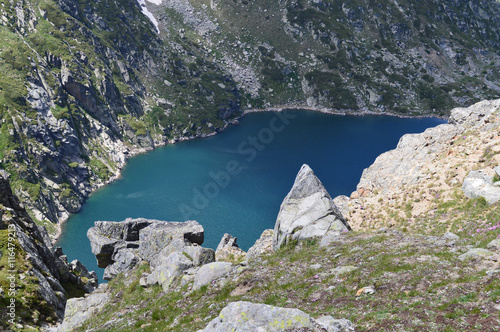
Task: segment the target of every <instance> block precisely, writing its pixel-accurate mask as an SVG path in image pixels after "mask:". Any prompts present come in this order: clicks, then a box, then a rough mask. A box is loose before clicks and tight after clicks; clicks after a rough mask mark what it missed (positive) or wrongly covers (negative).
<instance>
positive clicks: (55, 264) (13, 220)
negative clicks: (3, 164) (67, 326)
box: [0, 175, 97, 330]
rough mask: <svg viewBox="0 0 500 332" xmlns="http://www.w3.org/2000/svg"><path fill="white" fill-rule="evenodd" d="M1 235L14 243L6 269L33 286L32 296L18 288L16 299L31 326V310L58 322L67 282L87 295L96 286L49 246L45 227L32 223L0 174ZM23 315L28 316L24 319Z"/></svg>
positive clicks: (92, 276)
mask: <svg viewBox="0 0 500 332" xmlns="http://www.w3.org/2000/svg"><path fill="white" fill-rule="evenodd" d="M0 232H2V236H3V235H4V234H5V239H7V233H8V234H11V235H10V236H9V238H12V239H13V241H10V242H9V243H13V244H16V262H15V263H14V265H13V266H9V269H12V270H16V279H17V278H20V279H21V278H22V280H24V281H23V282H26V283H32V284H33V285H36V286H34V287H35V289H36V292H35V295H33V291H31V290H30V291H29V292H27V291H26V290H25V289H18V292H17V296H16V297H15V298H16V301H17V310H18V311H17V312H18V313H19V316H20V317H21V318H22V319H23V321H24V322H25V323H27V324H31V319H32V314H31V313H32V312H34V311H40V312H42V311H43V312H45V319H48V318H51V319H53V320H55V321H60V320H61V319H62V317H63V314H64V307H65V305H66V297H67V292H66V290H65V289H64V287H63V285H65V284H66V283H69V284H73V286H74V287H76V289H79V290H80V291H83V292H87V293H88V292H91V291H93V290H94V288H95V287H96V286H97V276H96V275H95V273H93V272H89V271H88V270H87V269H86V268H85V266H83V264H81V263H80V262H79V261H77V260H75V261H73V262H71V263H70V264H68V261H67V259H66V256H65V255H64V253H63V252H62V249H61V248H54V247H53V246H52V244H51V242H50V238H49V236H48V234H47V231H46V230H45V227H42V226H37V225H36V224H35V223H34V222H33V220H32V219H31V218H30V216H29V215H28V213H27V212H26V210H25V209H24V207H22V206H21V204H20V202H19V199H18V198H17V197H16V196H15V195H14V194H13V193H12V190H11V187H10V184H9V181H8V180H6V179H4V178H3V177H2V176H1V175H0ZM4 232H5V233H4ZM2 238H3V237H2ZM0 246H2V251H3V254H7V253H9V252H10V251H8V247H7V243H1V244H0ZM4 246H5V247H4ZM4 250H5V251H4ZM1 256H2V255H0V257H1ZM3 268H4V267H2V269H3ZM2 272H3V271H2ZM9 297H10V295H9ZM32 297H33V298H32ZM27 298H32V299H31V301H33V303H30V302H27V303H26V302H25V301H26V299H27ZM3 310H4V308H1V309H0V314H2V315H3V312H2V311H3ZM23 312H25V313H26V314H23ZM25 315H27V316H26V317H24V316H25ZM44 322H45V321H44V319H41V320H39V321H38V322H34V323H35V325H36V324H40V323H44ZM3 323H4V322H2V323H0V330H2V329H3V328H4V327H5V328H6V329H7V330H8V327H6V326H4V325H3ZM5 323H6V322H5Z"/></svg>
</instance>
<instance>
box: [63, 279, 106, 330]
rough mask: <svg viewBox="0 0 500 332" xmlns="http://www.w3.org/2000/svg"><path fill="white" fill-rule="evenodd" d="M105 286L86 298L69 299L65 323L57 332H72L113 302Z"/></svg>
mask: <svg viewBox="0 0 500 332" xmlns="http://www.w3.org/2000/svg"><path fill="white" fill-rule="evenodd" d="M103 286H105V285H104V284H103V285H102V286H101V287H100V288H99V289H97V290H96V291H95V292H93V293H92V294H90V295H88V296H86V297H79V298H73V299H69V300H68V302H67V303H66V311H65V313H64V321H63V323H62V324H61V325H60V326H59V328H58V329H57V332H71V331H74V330H75V329H76V328H77V327H79V326H81V325H82V324H83V323H84V322H85V321H86V320H87V319H89V318H91V317H92V315H94V314H95V313H97V312H99V311H100V310H101V309H102V308H103V307H104V306H105V305H106V304H108V302H109V301H110V300H111V295H110V294H109V293H107V292H106V291H105V290H106V287H103Z"/></svg>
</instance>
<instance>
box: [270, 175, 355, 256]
mask: <svg viewBox="0 0 500 332" xmlns="http://www.w3.org/2000/svg"><path fill="white" fill-rule="evenodd" d="M350 229H351V227H350V226H349V224H348V223H347V221H346V220H345V219H344V217H343V216H342V214H341V213H340V211H339V210H338V208H337V206H335V204H334V203H333V200H332V198H331V197H330V195H329V194H328V192H327V191H326V189H325V187H324V186H323V184H322V183H321V181H320V180H319V179H318V178H317V177H316V175H315V174H314V172H313V171H312V169H311V168H310V167H309V166H308V165H303V166H302V168H301V169H300V171H299V173H298V174H297V177H296V178H295V183H294V184H293V187H292V189H291V190H290V192H289V193H288V195H287V196H286V197H285V199H284V200H283V203H281V208H280V212H279V214H278V219H277V220H276V225H275V227H274V240H273V248H274V250H277V249H279V248H280V247H281V246H282V245H283V244H285V243H287V242H289V241H291V240H304V239H309V238H315V237H324V236H327V235H332V234H338V233H340V232H343V231H348V230H350Z"/></svg>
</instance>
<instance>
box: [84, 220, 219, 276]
mask: <svg viewBox="0 0 500 332" xmlns="http://www.w3.org/2000/svg"><path fill="white" fill-rule="evenodd" d="M87 237H88V238H89V240H90V243H91V247H92V253H93V254H94V255H96V258H97V262H98V265H99V267H103V268H106V269H105V272H104V278H105V279H107V280H110V279H112V278H113V277H114V276H116V275H117V274H118V273H121V272H126V271H128V270H130V269H132V268H133V267H134V266H136V265H137V264H138V263H139V262H140V261H147V262H149V263H150V264H151V266H152V267H153V268H156V267H159V266H161V265H162V262H163V258H164V257H168V256H169V255H170V254H172V253H174V252H182V251H183V250H184V249H185V248H188V247H191V246H197V245H201V244H202V243H203V237H204V232H203V227H202V226H201V225H200V224H198V223H197V222H196V221H193V220H190V221H186V222H167V221H160V220H151V219H143V218H139V219H127V220H125V221H123V222H114V221H96V222H95V226H94V227H91V228H90V229H89V230H88V232H87ZM187 254H188V255H191V256H190V257H194V262H193V264H194V265H195V266H198V265H201V264H204V263H205V262H211V261H213V259H214V254H213V250H212V249H206V248H201V247H196V248H194V247H193V248H189V249H187ZM162 271H163V270H162ZM161 273H164V272H161ZM156 280H158V279H156Z"/></svg>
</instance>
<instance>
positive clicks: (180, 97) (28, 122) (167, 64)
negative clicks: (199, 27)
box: [0, 0, 239, 233]
mask: <svg viewBox="0 0 500 332" xmlns="http://www.w3.org/2000/svg"><path fill="white" fill-rule="evenodd" d="M0 15H1V20H0V24H1V25H0V34H1V36H2V42H1V43H0V57H1V59H2V61H1V62H0V66H1V69H0V71H1V72H2V75H1V77H0V104H1V108H0V112H1V113H0V114H1V123H0V168H1V169H4V170H5V171H6V172H5V173H4V174H5V175H7V176H9V177H10V181H11V183H12V186H13V189H14V191H15V193H16V194H17V195H19V197H20V198H21V200H22V201H23V202H24V203H25V204H26V206H27V208H28V211H29V213H30V214H31V216H32V217H33V218H34V219H35V220H37V222H39V223H43V224H45V225H46V226H47V227H48V228H49V232H50V233H54V227H51V222H58V221H59V220H61V219H64V218H66V217H67V216H68V214H69V213H73V212H77V211H78V210H79V209H80V207H81V203H82V202H83V200H84V199H85V197H86V196H87V195H88V194H89V193H90V192H91V191H92V190H93V189H95V188H96V187H98V186H100V185H102V184H104V183H106V182H107V181H109V180H110V179H112V178H113V177H115V176H117V175H118V174H119V170H120V169H121V167H123V165H124V163H125V162H126V160H127V159H128V157H130V156H131V155H134V154H136V153H138V152H141V151H146V150H150V149H153V148H154V147H155V145H157V144H163V143H165V142H166V141H168V140H172V141H174V140H178V139H181V138H185V137H192V136H202V135H206V134H208V133H212V132H214V131H217V130H220V129H221V128H223V127H224V126H225V125H226V122H225V120H226V119H228V118H231V117H232V116H234V114H238V112H239V101H238V92H237V90H236V87H235V83H234V82H233V81H232V79H231V78H230V77H229V76H227V75H226V74H224V72H223V71H222V70H221V69H220V68H219V67H218V65H216V64H214V63H213V62H211V61H210V60H209V59H206V58H205V56H204V53H203V52H204V51H203V50H201V49H200V48H199V47H197V45H194V44H192V43H190V42H187V41H183V40H179V41H177V42H176V41H172V43H169V44H166V43H164V42H163V41H162V40H161V39H160V38H159V37H158V35H157V34H156V32H155V31H154V28H153V26H152V24H151V22H150V21H149V20H148V19H147V18H146V17H145V16H144V15H143V14H142V12H141V8H140V6H139V5H138V3H137V2H135V1H133V0H130V1H113V2H107V3H106V4H103V3H102V2H100V1H76V0H61V1H51V0H47V1H45V0H22V1H2V7H1V8H0ZM186 58H189V63H185V62H184V60H185V59H186ZM190 63H193V65H194V63H196V66H197V67H196V68H197V69H196V70H194V69H193V67H192V66H189V64H190ZM202 74H203V75H202ZM218 82H221V83H220V84H219V85H218V84H217V83H218ZM222 82H224V84H223V85H222Z"/></svg>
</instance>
